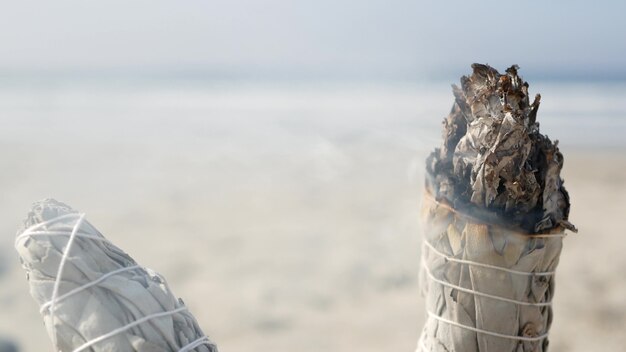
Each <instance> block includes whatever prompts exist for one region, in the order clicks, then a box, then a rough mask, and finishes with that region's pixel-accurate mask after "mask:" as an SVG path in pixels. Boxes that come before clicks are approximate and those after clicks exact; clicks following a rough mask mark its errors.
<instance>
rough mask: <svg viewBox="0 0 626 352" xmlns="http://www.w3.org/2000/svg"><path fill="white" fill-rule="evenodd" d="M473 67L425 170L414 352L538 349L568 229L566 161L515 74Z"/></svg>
mask: <svg viewBox="0 0 626 352" xmlns="http://www.w3.org/2000/svg"><path fill="white" fill-rule="evenodd" d="M472 68H473V73H472V74H471V75H470V76H468V77H467V76H466V77H462V78H461V87H456V86H454V87H453V92H454V96H455V102H454V105H453V107H452V110H451V112H450V114H449V115H448V116H447V117H446V118H445V120H444V122H443V127H444V128H443V145H442V146H441V148H438V149H436V150H435V151H434V152H433V153H432V154H431V155H430V156H429V158H428V159H427V163H426V164H427V165H426V171H427V172H426V174H427V177H426V187H425V192H424V199H423V205H422V224H423V229H424V246H423V251H422V266H421V270H420V281H421V283H422V291H423V294H424V295H425V297H426V310H427V314H428V317H427V321H426V324H425V326H424V329H423V331H422V335H421V338H420V340H419V343H418V351H437V352H439V351H441V352H444V351H445V352H450V351H457V352H458V351H463V352H509V351H514V352H528V351H546V349H547V346H548V330H549V328H550V324H551V322H552V309H551V303H552V298H553V295H554V273H555V269H556V266H557V264H558V261H559V256H560V253H561V248H562V240H563V237H564V236H565V230H571V231H576V229H575V227H574V226H573V225H572V224H571V223H570V222H569V221H568V214H569V207H570V203H569V197H568V194H567V192H566V190H565V188H564V187H563V180H562V179H561V177H560V171H561V168H562V166H563V156H562V154H561V153H560V152H559V149H558V148H557V143H556V142H555V143H553V142H552V141H551V140H550V139H549V138H548V137H547V136H544V135H542V134H540V133H539V123H538V122H537V121H536V118H537V110H538V108H539V101H540V98H541V97H540V96H539V95H537V96H535V97H534V99H533V101H532V102H531V101H530V99H529V94H528V84H527V83H526V82H524V81H523V80H522V78H521V77H520V76H518V73H517V69H518V68H517V66H512V67H510V68H509V69H507V70H506V72H505V73H504V74H500V73H498V72H497V71H496V70H495V69H493V68H492V67H489V66H487V65H480V64H474V65H472Z"/></svg>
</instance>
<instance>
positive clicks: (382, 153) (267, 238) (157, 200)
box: [0, 91, 626, 352]
mask: <svg viewBox="0 0 626 352" xmlns="http://www.w3.org/2000/svg"><path fill="white" fill-rule="evenodd" d="M392 93H393V92H392ZM392 93H389V96H393V97H395V98H393V99H391V98H390V100H384V99H382V98H381V99H382V100H381V101H379V102H378V103H376V102H374V103H372V102H365V103H364V104H365V106H362V107H361V108H360V109H361V110H367V109H370V111H371V110H372V109H373V110H374V113H381V111H382V112H384V113H385V115H386V116H394V117H395V118H393V119H382V118H380V119H378V118H369V119H368V116H365V117H364V119H363V120H362V121H361V122H359V120H358V119H355V118H354V116H358V114H359V112H360V111H361V110H358V109H352V108H351V109H352V110H350V109H348V108H344V109H343V110H342V109H340V108H341V107H342V106H344V105H336V104H335V105H332V106H331V107H327V110H328V111H330V110H332V111H334V113H333V114H334V115H333V116H338V115H342V114H343V116H350V117H351V119H350V120H345V121H344V120H333V119H331V118H326V117H325V116H327V115H323V114H321V115H319V114H318V115H316V113H319V110H316V111H313V112H311V111H308V113H309V114H311V116H319V118H320V119H319V120H316V119H315V118H308V119H306V120H305V121H304V122H302V121H300V122H298V123H296V122H293V123H292V122H289V121H288V120H283V119H282V118H281V117H280V114H278V113H277V114H275V115H273V118H272V120H271V121H270V122H267V123H266V120H263V119H262V118H260V120H255V122H254V123H252V122H251V120H248V119H246V118H244V117H239V119H238V115H237V113H233V114H232V115H230V117H231V119H230V120H229V121H230V122H228V125H226V123H224V125H222V124H221V123H217V122H216V123H213V124H211V125H207V124H204V123H202V122H201V121H202V120H201V119H200V118H195V117H194V116H195V115H192V114H191V113H189V111H192V110H184V111H187V112H188V116H187V117H186V120H185V124H186V126H187V127H186V128H187V132H184V133H183V132H181V131H180V130H179V129H178V127H177V126H178V125H177V123H176V122H175V121H170V122H169V125H168V124H167V121H166V120H163V121H166V123H165V127H163V124H161V125H160V126H161V127H159V129H158V130H157V129H155V126H156V125H159V123H158V121H160V120H156V121H157V122H154V123H153V124H151V123H149V122H148V123H145V121H149V120H148V119H146V120H145V121H144V120H131V121H130V122H128V124H123V123H120V122H118V123H117V125H114V124H111V126H109V128H110V129H108V130H107V129H104V127H103V126H105V123H104V122H101V123H100V125H99V124H98V122H96V123H94V126H95V127H93V128H95V129H99V130H100V131H103V129H104V131H107V133H108V134H107V133H104V134H99V133H97V131H96V132H94V131H93V130H90V129H88V128H87V125H83V122H81V120H80V119H79V118H78V117H76V116H79V115H80V113H81V112H82V111H83V110H75V111H70V110H68V109H67V108H66V109H65V110H63V109H61V110H60V111H58V112H54V111H53V112H52V113H54V114H59V116H61V115H63V116H65V117H64V118H65V119H64V120H62V121H63V122H62V123H63V124H64V125H63V126H66V127H63V128H61V127H59V125H57V124H55V123H51V122H48V123H47V125H46V124H44V126H47V127H46V128H44V127H42V128H39V129H37V130H36V131H34V132H33V133H34V136H35V137H33V138H31V139H28V140H26V139H23V138H21V137H19V133H17V132H16V135H18V137H19V138H18V137H15V135H13V136H10V135H8V134H7V132H4V133H5V134H4V135H3V139H2V140H1V141H0V146H1V147H2V149H1V150H2V160H3V161H2V164H3V170H4V171H3V173H2V174H1V175H0V180H1V182H0V185H1V186H0V187H1V189H0V190H1V192H2V195H3V197H2V198H1V199H0V213H1V214H2V221H1V222H0V230H1V231H0V233H1V234H2V235H1V236H0V253H1V254H2V256H1V257H0V258H1V260H0V287H1V288H2V289H1V290H0V311H1V312H2V313H1V314H0V337H6V338H8V339H11V340H13V341H16V342H17V343H18V344H19V346H20V348H21V351H52V348H51V344H50V341H49V339H48V337H47V335H46V332H45V329H44V327H43V323H42V320H41V317H40V315H39V313H38V307H36V305H35V303H34V301H33V300H32V298H31V297H30V296H29V294H28V285H27V281H26V279H25V277H24V272H23V270H22V269H21V268H20V266H19V263H18V259H17V255H16V253H15V252H14V251H13V249H12V243H13V242H12V241H13V236H14V234H15V229H16V228H17V227H18V225H19V223H20V221H21V219H22V218H23V217H24V216H25V213H26V211H27V210H28V209H29V205H30V203H31V202H33V201H35V200H37V199H41V198H44V197H55V198H57V199H58V200H61V201H63V202H66V203H68V204H70V205H71V206H73V207H75V208H76V209H78V210H80V211H83V212H86V213H87V218H88V220H89V221H90V222H91V223H92V224H94V225H95V226H96V227H97V228H99V229H100V231H101V232H102V233H103V234H104V235H105V236H107V237H108V238H109V239H110V240H111V241H112V242H113V243H115V244H116V245H118V246H119V247H121V248H123V249H124V250H126V251H127V252H128V253H129V254H131V255H132V256H133V257H134V258H135V259H136V260H137V261H138V262H139V263H141V264H143V265H145V266H147V267H150V268H152V269H154V270H156V271H158V272H160V273H162V274H163V275H164V276H165V277H166V278H167V279H168V281H169V284H170V286H171V287H172V289H173V290H174V292H175V293H176V294H177V295H178V296H179V297H182V298H183V299H184V301H185V302H186V304H187V305H188V306H189V307H190V310H191V311H192V312H193V313H194V315H195V316H196V317H197V318H198V320H199V322H200V325H201V326H202V327H203V329H204V331H205V332H206V333H207V334H208V335H210V336H211V338H212V339H213V340H214V341H215V342H216V343H217V344H218V346H219V348H220V350H221V351H225V352H244V351H253V350H255V349H259V348H261V349H263V350H275V351H301V352H313V351H316V352H317V351H363V352H366V351H380V350H385V351H413V350H414V348H415V345H416V341H417V338H418V336H419V333H420V329H421V327H422V324H423V321H424V318H425V316H424V310H423V305H424V302H423V299H422V297H421V296H420V294H419V287H418V282H417V275H418V263H419V259H420V241H421V234H420V227H419V223H418V211H419V205H420V199H421V191H422V182H423V163H424V159H425V157H426V155H427V153H428V151H429V150H430V149H431V148H432V147H434V146H436V145H437V143H438V142H437V140H438V132H436V131H437V129H438V125H439V123H440V121H441V118H442V117H443V116H444V115H445V114H446V113H447V107H448V106H449V105H450V104H451V101H452V97H451V95H450V94H449V93H448V92H445V96H444V95H443V94H442V97H441V98H437V99H439V100H435V101H434V103H433V104H434V105H438V104H439V103H440V102H441V101H443V106H440V107H437V109H436V111H434V112H433V110H432V109H434V108H432V106H431V107H430V108H428V109H426V108H419V106H421V105H420V101H414V100H412V99H413V98H409V97H414V96H415V95H414V93H415V92H413V91H410V92H408V93H406V94H404V95H400V98H398V96H399V95H398V94H396V93H393V94H392ZM379 96H380V95H379ZM383 97H385V96H384V95H383ZM337 99H338V100H340V99H339V98H337ZM352 99H353V100H350V99H348V101H347V102H346V103H345V106H348V107H349V106H351V105H350V104H354V103H355V102H356V101H359V99H361V98H360V97H358V98H352ZM394 99H395V100H394ZM421 99H425V100H428V99H429V97H428V96H426V97H425V98H421ZM85 101H87V102H89V100H88V99H86V100H85ZM114 102H115V101H114ZM326 102H328V101H326ZM183 103H184V102H183ZM222 103H223V106H222V108H223V109H228V107H229V105H228V104H233V105H235V104H236V102H233V103H229V102H228V101H226V102H224V101H222ZM309 103H310V102H307V101H305V102H303V103H301V105H307V104H309ZM177 104H182V103H180V101H179V102H178V103H177ZM367 104H370V105H367ZM372 104H374V105H372ZM376 104H378V105H376ZM385 104H387V105H385ZM393 104H395V105H393ZM183 105H184V104H183ZM85 106H86V107H83V108H82V109H84V110H89V109H92V107H91V106H89V105H88V104H87V105H85ZM298 106H300V105H298ZM372 106H374V107H375V106H378V110H376V109H375V108H374V107H372ZM393 106H395V108H392V107H393ZM256 108H258V106H257V107H256ZM322 108H324V107H323V106H322V107H321V108H320V107H318V109H322ZM383 108H384V109H387V110H384V109H383ZM8 109H9V108H7V107H6V106H4V111H5V112H7V111H8ZM12 109H14V110H13V111H11V112H12V113H15V111H18V110H19V109H18V108H12ZM16 109H17V110H16ZM116 109H117V110H116ZM124 109H126V110H124V111H126V112H125V113H128V114H138V112H142V111H143V110H132V111H131V110H129V109H128V108H127V107H124ZM189 109H191V108H189ZM216 109H217V108H216ZM281 109H282V108H281ZM281 109H279V110H277V111H279V112H280V113H283V114H284V115H285V116H288V115H290V114H294V113H295V112H298V113H301V114H306V113H307V111H299V110H297V109H296V108H294V107H293V106H291V108H284V109H282V110H281ZM554 109H555V110H558V108H554ZM119 110H123V109H122V108H120V107H117V108H116V107H115V106H114V107H112V108H110V109H109V110H107V111H100V110H98V111H96V112H97V113H98V114H103V115H105V114H107V113H108V114H113V115H115V114H117V113H119ZM205 110H206V109H205ZM383 110H384V111H383ZM19 111H22V110H19ZM19 111H18V112H19ZM46 111H50V110H46ZM92 111H93V109H92ZM294 111H295V112H294ZM325 111H326V110H325ZM144 112H145V111H144ZM174 112H176V110H172V109H170V110H167V111H166V112H162V113H164V114H165V113H168V114H169V113H174ZM205 112H206V111H204V110H203V111H201V112H197V114H198V116H200V115H201V113H205ZM22 113H23V115H24V116H26V117H29V116H30V119H26V120H24V121H25V122H23V124H24V126H28V124H29V123H33V124H34V122H33V121H35V119H34V117H33V116H35V115H34V113H32V112H29V113H28V114H31V115H28V114H27V112H23V111H22ZM94 113H95V112H94ZM239 113H240V114H241V116H244V115H246V112H245V111H243V112H239ZM247 113H249V112H247ZM72 114H74V115H72ZM146 114H147V113H146ZM416 114H418V115H419V118H420V119H423V118H424V116H426V115H431V117H430V119H431V120H432V122H428V123H427V124H426V125H418V124H415V123H412V122H411V121H413V120H412V119H414V118H415V115H416ZM540 114H541V113H540ZM139 115H140V114H139ZM276 116H278V117H276ZM328 116H330V115H328ZM540 119H541V117H540ZM431 120H428V121H431ZM268 121H269V120H268ZM276 121H282V122H281V123H276ZM320 121H321V122H320ZM72 122H76V123H75V124H73V123H72ZM181 123H182V122H181ZM15 124H18V125H19V123H14V124H13V125H12V126H15ZM194 124H195V125H194ZM231 124H232V126H236V127H232V126H231ZM106 126H108V125H106ZM129 126H130V127H129ZM224 126H226V127H224ZM237 126H238V127H237ZM351 126H355V127H354V128H351ZM548 126H550V123H548ZM18 127H19V126H18ZM13 128H15V129H16V131H21V130H19V129H18V128H17V127H13ZM24 128H26V127H24ZM168 129H169V130H168ZM232 129H234V130H236V131H239V132H238V134H232V133H231V132H230V131H231V130H232ZM189 130H195V131H197V133H198V134H199V136H197V135H194V134H193V133H191V132H189ZM129 131H130V132H129ZM351 131H353V132H351ZM48 132H50V133H52V135H47V133H48ZM20 133H21V132H20ZM55 133H56V136H58V135H59V133H61V136H62V137H63V138H60V139H58V140H55V138H56V137H55V135H54V134H55ZM125 133H128V135H129V136H130V137H129V136H126V135H125ZM554 134H558V131H554V130H552V131H551V136H552V135H554ZM85 136H94V137H93V138H91V137H85ZM107 136H113V137H111V138H112V139H111V140H107V138H108V137H107ZM154 136H156V137H154ZM185 136H188V137H189V138H184V137H185ZM424 136H428V137H424ZM157 137H158V138H157ZM566 137H567V136H566ZM153 138H154V139H159V138H160V140H161V141H162V142H161V143H155V142H154V141H153ZM561 149H562V151H563V152H564V154H565V168H564V171H563V177H564V179H565V184H566V187H567V189H568V190H569V192H570V195H571V200H572V211H571V216H570V218H571V220H572V222H573V223H574V224H576V225H577V226H578V228H579V230H580V231H579V233H578V234H571V235H570V236H568V237H567V238H566V239H565V248H564V250H563V255H562V257H561V263H560V265H559V268H558V271H557V285H556V297H555V307H554V310H555V320H554V323H553V327H552V330H551V342H550V346H551V348H550V350H551V351H552V352H565V351H569V352H578V351H581V352H582V351H589V350H598V351H618V350H621V349H623V346H625V345H626V335H624V333H623V329H624V326H625V325H626V300H624V296H625V294H626V276H625V275H624V274H623V272H624V271H625V270H626V256H625V255H624V253H626V241H624V240H623V234H622V232H623V231H622V226H620V225H619V224H620V223H621V219H622V216H623V214H624V210H626V173H625V172H624V170H626V157H624V156H623V149H620V148H608V147H601V148H600V147H599V148H595V149H594V148H591V147H588V146H580V147H578V146H573V145H572V144H567V143H563V144H562V145H561Z"/></svg>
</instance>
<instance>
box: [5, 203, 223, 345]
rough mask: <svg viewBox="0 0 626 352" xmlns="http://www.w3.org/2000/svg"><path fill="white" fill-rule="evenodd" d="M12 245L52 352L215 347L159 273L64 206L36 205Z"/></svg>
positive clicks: (59, 204) (82, 216)
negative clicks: (135, 258)
mask: <svg viewBox="0 0 626 352" xmlns="http://www.w3.org/2000/svg"><path fill="white" fill-rule="evenodd" d="M15 248H16V249H17V251H18V253H19V255H20V259H21V261H22V266H23V267H24V269H26V273H27V278H28V281H29V284H30V293H31V295H32V296H33V298H34V299H35V301H37V303H38V304H39V306H40V312H41V314H42V315H43V319H44V323H45V326H46V328H47V330H48V334H49V335H50V338H51V339H52V343H53V345H54V348H55V351H61V352H70V351H74V352H80V351H91V352H114V351H124V352H126V351H129V352H130V351H136V352H169V351H179V352H189V351H196V352H217V348H216V347H215V345H214V344H213V343H212V342H211V341H210V340H209V339H208V338H207V337H206V336H205V335H204V334H203V333H202V330H201V329H200V327H199V326H198V324H197V322H196V319H195V318H194V317H193V315H192V314H191V313H190V312H189V310H188V309H187V307H186V306H185V305H184V303H183V302H182V300H180V299H177V298H176V297H175V296H174V295H173V293H172V291H171V290H170V288H169V287H168V285H167V283H166V281H165V279H164V278H163V277H162V276H161V275H159V274H158V273H156V272H154V271H152V270H150V269H147V268H144V267H142V266H140V265H139V264H137V263H136V262H135V261H134V260H133V259H132V258H131V257H130V256H129V255H128V254H126V253H124V252H123V251H122V250H120V249H119V248H118V247H116V246H115V245H113V244H112V243H111V242H109V241H108V240H107V239H106V238H105V237H104V236H103V235H102V234H101V233H100V232H99V231H98V230H97V229H96V228H95V227H94V226H93V225H91V224H90V223H89V222H88V221H87V220H86V219H85V217H84V214H81V213H78V212H77V211H75V210H73V209H72V208H70V207H69V206H67V205H65V204H63V203H61V202H58V201H55V200H52V199H46V200H44V201H41V202H37V203H35V204H34V205H33V208H32V210H31V211H30V212H29V214H28V216H27V218H26V220H25V221H24V227H23V228H22V229H21V230H20V231H18V236H17V238H16V240H15Z"/></svg>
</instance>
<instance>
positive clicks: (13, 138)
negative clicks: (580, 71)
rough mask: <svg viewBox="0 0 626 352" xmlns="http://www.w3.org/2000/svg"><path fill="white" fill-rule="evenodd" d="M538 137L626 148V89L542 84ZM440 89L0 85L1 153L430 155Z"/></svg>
mask: <svg viewBox="0 0 626 352" xmlns="http://www.w3.org/2000/svg"><path fill="white" fill-rule="evenodd" d="M530 90H531V94H535V93H541V94H542V97H543V99H542V104H541V108H540V111H539V117H538V119H539V121H540V123H541V129H542V131H543V132H544V133H546V134H548V135H549V136H550V137H552V138H553V139H559V140H560V142H561V147H562V148H565V149H569V148H607V147H608V148H622V147H625V146H626V141H625V140H626V139H624V138H623V134H624V133H625V132H626V99H625V98H626V82H604V83H603V82H561V83H559V82H539V83H536V84H533V85H531V89H530ZM452 102H453V97H452V94H451V89H450V86H449V84H448V82H431V83H421V84H408V83H395V84H394V83H389V82H382V83H320V82H314V83H306V82H291V83H289V82H279V83H276V82H274V83H272V82H245V81H237V82H228V81H202V80H196V81H189V80H187V81H185V80H152V81H149V80H138V79H136V80H133V79H108V80H107V79H103V78H102V79H83V80H79V79H76V78H73V79H71V78H57V79H49V80H43V81H37V80H20V79H12V80H5V81H2V82H0V123H1V126H0V143H7V142H18V143H21V142H26V143H43V144H48V143H52V144H54V143H58V144H80V143H86V144H93V143H107V144H108V143H110V144H119V145H123V144H131V145H132V144H148V145H153V146H155V147H158V146H164V147H166V148H175V147H176V145H179V146H180V145H182V144H201V145H206V146H209V147H213V148H218V149H219V148H224V147H226V146H228V147H231V148H237V146H239V147H242V148H244V147H254V148H255V149H256V150H268V149H271V148H278V149H283V148H289V149H298V148H303V147H304V148H306V147H307V146H310V145H311V143H312V142H313V141H315V140H319V139H325V140H328V141H329V143H350V141H354V140H355V139H360V140H367V141H369V142H372V143H379V142H380V143H390V144H393V145H396V146H398V147H407V148H415V149H422V148H426V149H430V148H432V147H433V146H434V145H436V144H438V140H439V129H440V123H441V120H442V119H443V117H444V116H445V115H446V114H447V113H448V111H449V109H450V107H451V106H452Z"/></svg>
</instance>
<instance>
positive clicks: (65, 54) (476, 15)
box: [0, 0, 626, 80]
mask: <svg viewBox="0 0 626 352" xmlns="http://www.w3.org/2000/svg"><path fill="white" fill-rule="evenodd" d="M625 12H626V2H624V1H602V2H600V1H596V2H589V1H579V0H571V1H535V0H531V1H517V2H504V1H491V0H490V1H480V2H471V1H405V0H370V1H364V0H343V1H342V0H315V1H310V0H306V1H305V0H299V1H288V0H229V1H213V0H186V1H184V0H176V1H174V0H170V1H165V0H106V1H102V0H98V1H95V0H55V1H49V0H24V1H11V2H8V1H7V2H3V4H2V5H0V72H4V73H23V72H31V71H63V72H66V71H69V72H74V71H75V72H100V71H107V70H108V71H121V72H130V73H139V74H141V73H150V72H161V73H164V72H170V73H185V72H187V73H189V72H191V73H193V72H200V73H204V74H213V75H225V76H228V75H235V76H249V77H270V78H271V77H278V78H281V77H296V78H297V77H304V78H306V77H322V78H323V77H330V78H332V77H339V78H348V79H350V78H359V79H360V78H368V77H371V78H383V79H384V78H392V79H409V80H410V79H413V78H424V77H431V78H437V77H443V78H448V77H458V76H459V75H460V74H464V73H467V71H468V65H469V64H470V63H472V62H481V63H489V64H491V65H493V66H495V67H496V68H498V69H499V70H503V69H504V68H506V67H508V66H509V65H511V64H513V63H516V64H519V65H520V66H521V67H522V69H523V72H525V73H526V75H525V77H527V78H531V77H529V76H528V74H529V72H530V73H531V74H532V75H537V76H543V77H553V78H562V79H567V78H572V79H596V78H597V79H616V78H617V79H626V39H624V38H625V37H626V21H623V19H622V17H623V14H624V13H625Z"/></svg>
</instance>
